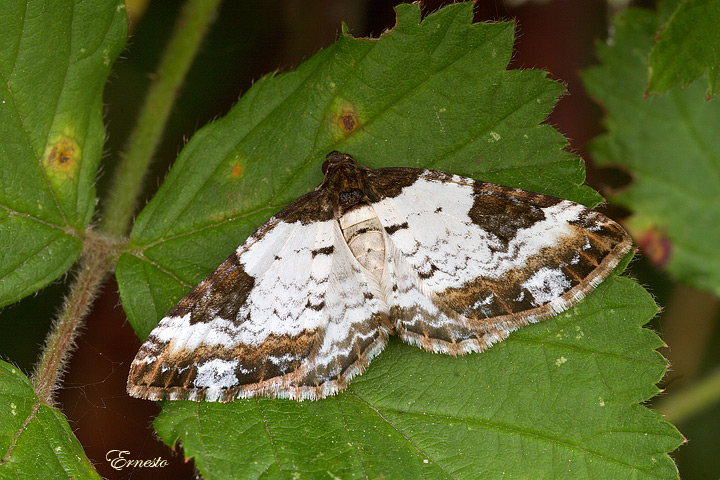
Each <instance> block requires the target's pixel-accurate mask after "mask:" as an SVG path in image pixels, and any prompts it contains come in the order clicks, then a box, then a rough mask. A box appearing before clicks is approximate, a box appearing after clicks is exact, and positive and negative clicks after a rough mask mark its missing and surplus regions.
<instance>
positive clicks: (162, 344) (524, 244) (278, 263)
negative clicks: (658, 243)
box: [127, 152, 632, 402]
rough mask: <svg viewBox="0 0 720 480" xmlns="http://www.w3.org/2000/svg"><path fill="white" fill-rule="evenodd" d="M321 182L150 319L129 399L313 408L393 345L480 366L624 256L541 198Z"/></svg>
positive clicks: (399, 177)
mask: <svg viewBox="0 0 720 480" xmlns="http://www.w3.org/2000/svg"><path fill="white" fill-rule="evenodd" d="M323 172H324V174H325V179H324V180H323V182H322V183H321V184H320V185H319V186H318V187H317V188H316V189H315V191H313V192H310V193H308V194H306V195H303V196H302V197H300V198H298V199H297V200H295V201H294V202H292V203H291V204H290V205H288V206H287V207H286V208H285V209H283V210H282V211H280V212H279V213H278V214H277V215H275V216H274V217H272V218H271V219H270V220H268V222H267V223H265V224H264V225H263V226H261V227H260V228H259V229H258V230H257V231H256V232H255V233H254V234H253V235H252V236H250V237H249V238H248V239H247V240H246V241H245V243H243V244H242V245H240V246H239V247H238V248H237V250H236V251H235V252H234V253H233V254H232V255H230V257H229V258H228V259H227V260H226V261H225V262H223V264H222V265H220V267H218V269H217V270H215V272H213V273H212V274H211V275H210V276H209V277H207V278H206V279H205V280H204V281H203V282H202V283H200V285H198V286H197V287H195V288H194V289H193V290H192V291H191V292H190V293H189V294H188V295H187V296H186V297H185V298H183V299H182V300H181V301H180V303H178V304H177V305H176V306H175V307H174V308H173V309H172V310H170V312H168V314H167V316H166V317H165V318H163V319H162V320H161V321H160V323H159V324H158V325H157V327H156V328H155V329H154V330H153V331H152V333H151V334H150V336H149V337H148V339H147V341H146V342H145V343H144V344H143V345H142V347H141V348H140V351H139V352H138V354H137V356H136V357H135V360H134V361H133V363H132V366H131V369H130V375H129V377H128V385H127V390H128V392H129V393H130V395H132V396H135V397H140V398H146V399H151V400H160V399H163V398H169V399H172V400H182V399H190V400H198V401H200V400H206V401H221V402H226V401H230V400H233V399H235V398H247V397H254V396H259V395H264V396H268V397H283V398H291V399H295V400H304V399H319V398H324V397H326V396H328V395H332V394H334V393H336V392H338V391H340V390H342V389H344V388H345V387H346V386H347V384H348V382H349V381H350V379H352V378H353V377H354V376H355V375H358V374H360V373H362V372H363V370H364V369H365V368H366V367H367V366H368V364H369V363H370V361H371V360H372V358H373V357H375V356H376V355H377V354H378V353H380V351H381V350H382V349H383V347H384V346H385V344H386V343H387V341H388V337H389V336H390V335H392V334H397V335H399V336H400V338H402V339H403V340H404V341H406V342H409V343H411V344H413V345H417V346H419V347H421V348H423V349H425V350H428V351H430V352H439V353H447V354H450V355H461V354H465V353H468V352H480V351H483V350H485V349H487V348H488V347H490V346H491V345H492V344H494V343H496V342H499V341H501V340H503V339H505V338H506V337H507V336H508V335H509V334H510V332H512V331H514V330H516V329H518V328H520V327H522V326H524V325H527V324H529V323H533V322H538V321H540V320H544V319H546V318H548V317H551V316H553V315H556V314H557V313H559V312H562V311H564V310H566V309H568V308H569V307H571V306H572V305H574V304H576V303H577V302H579V301H580V300H581V299H582V298H583V297H584V296H585V295H586V294H587V293H588V292H590V291H591V290H593V288H595V286H597V285H598V284H599V283H600V282H601V281H602V280H603V279H604V278H605V277H607V275H608V274H609V273H610V272H611V271H612V269H613V268H614V267H615V266H616V265H617V264H618V262H619V261H620V260H621V259H622V258H623V256H624V255H625V254H626V253H627V252H628V251H629V249H630V247H631V244H632V242H631V239H630V237H629V236H628V234H627V233H626V232H625V231H624V230H623V229H622V228H621V227H620V226H619V225H618V224H617V223H615V222H613V221H612V220H610V219H608V218H607V217H605V216H603V215H601V214H600V213H597V212H594V211H592V210H589V209H587V208H585V207H583V206H582V205H579V204H577V203H573V202H570V201H568V200H562V199H559V198H555V197H551V196H548V195H541V194H539V193H532V192H528V191H525V190H519V189H515V188H508V187H502V186H499V185H493V184H490V183H484V182H480V181H476V180H472V179H469V178H464V177H460V176H457V175H449V174H446V173H441V172H436V171H433V170H421V169H414V168H381V169H377V170H372V169H369V168H366V167H364V166H362V165H360V164H358V163H357V162H355V160H353V158H352V157H350V156H349V155H345V154H342V153H339V152H333V153H331V154H329V155H328V156H327V161H326V162H325V164H324V165H323Z"/></svg>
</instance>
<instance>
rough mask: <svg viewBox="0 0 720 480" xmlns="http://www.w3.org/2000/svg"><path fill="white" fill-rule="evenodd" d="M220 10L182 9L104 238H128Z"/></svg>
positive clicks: (192, 3)
mask: <svg viewBox="0 0 720 480" xmlns="http://www.w3.org/2000/svg"><path fill="white" fill-rule="evenodd" d="M219 4H220V0H188V1H187V3H186V4H185V6H184V7H183V10H182V12H181V13H180V16H179V18H178V20H177V22H176V23H175V28H174V31H173V34H172V37H171V39H170V42H169V43H168V44H167V47H166V49H165V52H164V54H163V57H162V59H161V60H160V64H159V65H158V70H157V74H156V76H155V78H154V80H153V82H152V84H151V85H150V88H149V89H148V93H147V97H146V98H145V103H144V105H143V107H142V109H141V111H140V115H139V117H138V121H137V125H136V127H135V130H134V132H133V133H132V134H131V136H130V141H129V143H128V145H127V147H126V154H125V158H124V159H123V161H122V163H121V164H120V165H119V166H118V170H117V172H116V175H115V178H114V183H113V186H112V189H111V191H110V195H109V197H108V201H107V203H106V204H105V212H104V215H103V218H102V225H101V230H102V231H103V232H104V233H107V234H109V235H112V236H122V235H125V234H126V232H127V229H128V226H129V225H130V220H131V219H132V216H133V213H134V211H135V204H136V203H137V200H138V197H139V195H140V192H141V191H142V187H143V177H144V176H145V173H146V171H147V169H148V166H149V165H150V161H151V160H152V157H153V155H154V154H155V150H156V149H157V146H158V144H159V143H160V140H161V138H162V133H163V130H164V129H165V124H166V123H167V119H168V116H169V115H170V110H171V109H172V106H173V103H174V100H175V98H176V96H177V93H178V91H179V90H180V86H181V85H182V82H183V79H184V78H185V74H186V73H187V71H188V70H189V69H190V65H191V64H192V61H193V58H194V57H195V54H196V53H197V50H198V48H199V47H200V43H201V42H202V39H203V37H204V36H205V32H206V31H207V29H208V27H209V26H210V24H211V23H212V21H213V20H214V18H215V16H216V14H217V9H218V6H219Z"/></svg>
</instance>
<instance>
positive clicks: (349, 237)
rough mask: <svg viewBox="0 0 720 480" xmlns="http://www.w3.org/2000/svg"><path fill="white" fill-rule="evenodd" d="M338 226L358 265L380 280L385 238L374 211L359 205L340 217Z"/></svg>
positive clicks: (383, 263) (366, 206) (383, 260)
mask: <svg viewBox="0 0 720 480" xmlns="http://www.w3.org/2000/svg"><path fill="white" fill-rule="evenodd" d="M340 228H341V229H342V232H343V235H344V236H345V241H346V242H347V244H348V246H349V247H350V251H351V252H352V253H353V255H354V256H355V258H356V259H357V261H358V262H360V265H362V266H363V267H365V268H366V269H368V270H369V271H370V273H372V274H373V275H374V276H375V278H377V279H378V281H380V280H381V279H382V274H383V268H384V266H385V239H384V238H383V234H382V225H381V224H380V220H378V218H377V215H376V214H375V211H374V210H373V209H372V208H371V207H370V206H368V205H359V206H357V207H355V208H353V209H352V210H349V211H347V212H345V213H344V214H343V215H342V216H341V217H340Z"/></svg>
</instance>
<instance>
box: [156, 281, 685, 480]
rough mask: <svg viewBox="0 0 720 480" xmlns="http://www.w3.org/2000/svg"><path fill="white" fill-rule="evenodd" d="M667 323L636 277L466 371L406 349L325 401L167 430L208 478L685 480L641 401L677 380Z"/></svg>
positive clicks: (176, 424) (671, 444)
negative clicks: (667, 351) (665, 352)
mask: <svg viewBox="0 0 720 480" xmlns="http://www.w3.org/2000/svg"><path fill="white" fill-rule="evenodd" d="M656 312H657V307H656V306H655V304H654V303H653V301H652V299H651V298H650V296H649V295H648V294H647V293H646V292H645V291H644V290H643V289H642V288H641V287H640V286H638V285H637V284H636V283H634V282H633V281H631V280H629V279H626V278H612V279H610V280H608V281H606V282H605V283H603V284H602V285H601V286H600V287H599V288H598V290H597V291H595V292H594V293H593V294H591V295H590V296H589V297H588V298H587V299H586V300H585V301H583V302H582V303H581V304H580V305H578V306H577V308H575V309H573V310H571V311H569V312H567V313H565V314H561V315H560V316H558V317H555V318H553V319H550V320H547V321H545V322H542V323H540V324H536V325H532V326H529V327H526V328H524V329H522V330H520V331H518V332H515V333H514V334H513V335H511V336H510V338H509V339H507V340H505V342H503V343H501V344H499V345H496V346H494V347H493V348H491V349H490V350H488V351H487V352H484V353H481V354H471V355H466V356H463V357H457V358H453V357H450V356H447V355H433V354H431V353H427V352H423V351H421V350H420V349H418V348H416V347H412V346H408V345H405V344H403V343H402V342H400V341H397V340H393V341H391V342H390V345H389V346H388V348H387V349H386V350H385V351H384V352H383V353H382V354H381V355H380V356H379V357H378V358H376V359H375V360H373V363H372V364H371V365H370V368H369V369H368V370H367V371H366V372H365V373H364V374H363V375H361V376H360V377H357V378H356V379H355V380H354V381H353V382H352V383H351V384H350V388H349V391H347V392H343V393H341V394H339V395H337V396H334V397H331V398H328V399H325V400H321V401H315V402H310V401H307V402H294V401H290V400H269V399H264V398H260V399H251V400H243V401H235V402H232V403H229V404H213V403H195V402H190V401H182V402H170V401H167V402H163V409H162V413H161V414H160V416H159V417H158V418H157V419H156V421H155V427H156V429H157V431H158V434H159V435H160V436H161V438H162V439H163V441H165V442H166V443H167V444H169V445H173V444H174V443H175V442H176V441H178V440H182V445H183V449H184V451H185V455H186V456H188V457H194V458H195V462H196V465H197V466H198V468H199V469H200V471H201V472H202V473H203V475H204V476H205V477H206V478H209V479H214V478H218V479H220V478H230V477H232V478H265V479H271V478H318V477H320V476H328V478H333V477H337V478H348V479H350V478H378V477H381V476H384V478H393V479H394V478H398V479H399V478H468V479H475V478H567V479H577V478H596V479H607V478H632V479H669V478H677V470H676V469H675V465H674V464H673V462H672V460H671V459H670V458H669V457H668V456H667V455H666V454H665V452H667V451H670V450H673V449H675V448H676V447H677V446H678V445H679V444H680V443H681V442H682V436H681V435H680V434H679V433H678V432H677V430H676V429H675V428H674V427H672V426H671V425H670V424H668V423H667V422H665V421H663V420H662V419H661V418H660V415H659V414H657V413H655V412H652V411H650V410H648V409H646V408H645V407H642V406H640V405H638V403H639V402H642V401H644V400H647V399H648V398H650V397H652V396H654V395H655V394H656V393H657V392H658V390H657V388H656V387H655V383H656V382H658V381H659V380H660V378H661V377H662V376H663V374H664V372H665V368H666V365H665V362H664V360H663V358H662V357H661V356H660V355H659V354H658V353H657V352H656V351H654V349H655V348H658V347H659V346H661V345H662V341H661V340H660V339H659V338H658V337H657V336H656V335H655V334H654V333H652V332H651V331H649V330H645V329H643V328H641V326H642V325H643V324H644V323H646V322H647V321H648V320H649V319H650V318H652V317H653V316H654V315H655V313H656Z"/></svg>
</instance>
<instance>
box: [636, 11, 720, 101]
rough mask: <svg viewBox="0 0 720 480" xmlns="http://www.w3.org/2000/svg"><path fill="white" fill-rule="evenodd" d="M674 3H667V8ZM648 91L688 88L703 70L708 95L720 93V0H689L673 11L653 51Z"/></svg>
mask: <svg viewBox="0 0 720 480" xmlns="http://www.w3.org/2000/svg"><path fill="white" fill-rule="evenodd" d="M673 4H674V2H670V5H664V6H663V10H667V9H668V7H669V6H672V5H673ZM649 67H650V76H649V80H648V91H649V92H650V93H665V92H667V91H669V90H670V89H672V88H674V87H677V86H680V87H686V86H687V85H689V84H690V83H692V82H693V81H695V80H696V79H697V78H698V77H700V76H701V75H702V74H703V73H705V74H706V76H707V82H708V89H707V91H706V94H705V95H706V97H708V98H710V97H714V96H715V95H717V94H718V92H720V0H685V1H684V2H682V3H681V4H680V5H678V6H677V9H676V10H675V11H674V12H673V13H672V15H671V16H670V18H669V19H668V21H667V23H666V24H665V25H664V26H663V27H662V28H661V29H660V32H659V33H658V35H657V43H656V44H655V45H654V46H653V47H652V50H651V51H650V60H649Z"/></svg>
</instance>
